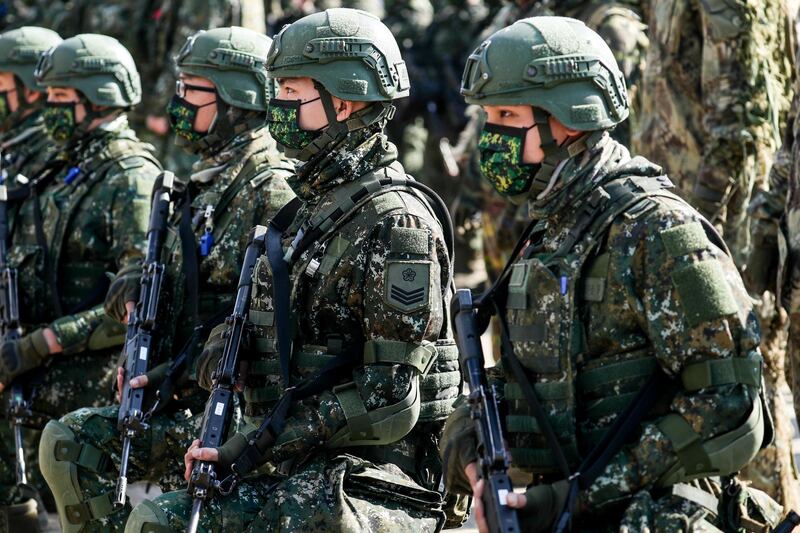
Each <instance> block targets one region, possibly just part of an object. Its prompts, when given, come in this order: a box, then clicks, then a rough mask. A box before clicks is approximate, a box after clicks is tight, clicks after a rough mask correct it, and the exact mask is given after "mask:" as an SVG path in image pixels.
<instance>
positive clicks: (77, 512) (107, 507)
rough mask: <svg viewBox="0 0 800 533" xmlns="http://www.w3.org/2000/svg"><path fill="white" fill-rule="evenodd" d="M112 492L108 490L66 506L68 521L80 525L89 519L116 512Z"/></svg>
mask: <svg viewBox="0 0 800 533" xmlns="http://www.w3.org/2000/svg"><path fill="white" fill-rule="evenodd" d="M111 498H112V492H111V491H109V492H106V493H103V494H101V495H100V496H95V497H94V498H90V499H88V500H84V501H82V502H81V503H77V504H75V505H66V506H64V511H65V512H66V515H67V522H69V523H70V524H74V525H80V524H84V523H86V522H88V521H89V520H96V519H98V518H103V517H105V516H108V515H110V514H111V513H113V512H114V504H113V503H112V502H111Z"/></svg>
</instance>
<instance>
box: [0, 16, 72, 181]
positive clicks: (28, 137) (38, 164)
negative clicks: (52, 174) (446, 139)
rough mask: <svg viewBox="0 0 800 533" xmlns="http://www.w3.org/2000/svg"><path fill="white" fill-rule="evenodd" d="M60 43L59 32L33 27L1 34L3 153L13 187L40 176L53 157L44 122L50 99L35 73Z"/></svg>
mask: <svg viewBox="0 0 800 533" xmlns="http://www.w3.org/2000/svg"><path fill="white" fill-rule="evenodd" d="M60 42H61V37H59V35H58V34H57V33H56V32H54V31H52V30H48V29H46V28H37V27H32V26H26V27H23V28H20V29H17V30H10V31H7V32H5V33H3V34H0V95H1V96H0V152H2V169H3V171H4V172H5V174H6V177H7V178H8V179H9V180H10V181H11V183H15V182H17V176H18V175H20V174H21V175H23V176H25V177H26V178H30V177H33V176H35V175H36V174H38V173H39V171H40V170H42V168H43V167H44V164H45V163H46V162H47V160H48V158H49V157H50V156H51V155H52V152H53V147H52V141H50V140H49V138H48V137H47V133H46V132H45V128H44V122H43V119H42V108H43V106H44V102H45V100H46V98H47V97H46V95H45V90H44V88H43V87H42V86H40V85H38V84H37V83H36V80H35V79H34V76H33V71H34V69H35V67H36V62H37V61H38V60H39V55H40V54H41V53H43V52H46V51H47V50H49V49H50V48H51V47H53V46H56V45H57V44H58V43H60ZM23 181H24V180H23Z"/></svg>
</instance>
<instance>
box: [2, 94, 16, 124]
mask: <svg viewBox="0 0 800 533" xmlns="http://www.w3.org/2000/svg"><path fill="white" fill-rule="evenodd" d="M12 90H13V89H12ZM9 92H11V91H4V92H2V93H0V122H2V121H4V120H5V119H7V118H8V116H9V115H10V114H11V109H10V106H9V105H8V93H9Z"/></svg>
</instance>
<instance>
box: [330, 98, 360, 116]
mask: <svg viewBox="0 0 800 533" xmlns="http://www.w3.org/2000/svg"><path fill="white" fill-rule="evenodd" d="M332 98H333V107H334V109H336V120H338V121H339V122H344V121H345V120H347V119H348V118H350V115H352V114H353V113H355V112H356V111H359V110H361V109H364V108H365V107H366V106H367V103H366V102H352V101H350V100H342V99H341V98H336V97H335V96H333V97H332Z"/></svg>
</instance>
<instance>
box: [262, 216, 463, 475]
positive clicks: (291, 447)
mask: <svg viewBox="0 0 800 533" xmlns="http://www.w3.org/2000/svg"><path fill="white" fill-rule="evenodd" d="M360 250H361V252H360V253H359V254H358V265H357V266H356V268H354V269H353V271H352V275H351V281H352V288H351V289H350V290H349V294H350V296H349V297H348V299H347V301H348V306H349V307H350V309H351V312H353V313H355V314H356V315H358V316H359V317H360V319H361V327H362V329H363V335H364V338H365V340H366V343H365V345H364V353H363V355H360V354H358V355H356V356H357V357H363V364H361V365H358V366H357V367H356V368H355V369H354V370H353V372H352V381H351V382H350V383H349V384H345V385H342V386H339V387H336V388H335V390H327V391H325V392H323V393H322V394H320V395H319V396H316V397H313V398H310V399H308V400H306V401H304V402H302V404H298V405H295V406H294V407H293V408H292V410H291V415H290V417H289V418H288V419H287V424H286V427H285V430H284V432H283V433H282V434H281V435H280V436H279V437H278V438H277V440H276V445H275V446H274V447H273V449H272V450H271V453H270V456H269V457H268V459H269V460H271V461H272V462H281V461H283V460H285V459H287V458H290V457H294V456H297V455H300V454H303V453H305V452H307V451H309V450H310V449H312V448H314V447H318V446H331V447H340V446H344V445H346V444H347V443H352V442H353V440H355V441H358V440H370V439H374V438H379V437H381V438H384V439H387V440H388V441H389V442H391V441H394V440H399V439H400V438H402V437H403V436H405V434H406V433H407V432H408V431H410V430H411V428H412V427H413V426H414V424H415V423H416V421H417V417H418V412H419V401H420V398H419V376H420V375H421V374H422V373H423V372H425V371H427V365H428V364H429V362H430V361H432V358H433V356H434V354H435V351H434V350H433V347H432V343H433V341H435V340H436V339H437V338H438V335H439V333H440V331H441V329H442V326H443V320H444V319H445V305H446V302H444V301H443V297H442V294H443V292H444V288H445V287H447V282H446V279H445V278H446V277H447V275H446V272H447V270H448V269H449V267H448V266H447V262H448V259H447V252H446V247H445V244H444V242H443V241H442V237H441V234H440V230H439V229H438V228H436V229H435V230H434V229H432V228H431V227H430V226H429V225H428V224H427V223H426V222H425V221H424V220H423V219H421V218H420V217H416V216H413V215H401V216H393V217H389V218H387V219H385V220H383V222H382V223H380V224H378V225H377V227H376V228H374V230H373V231H372V232H371V233H370V234H369V236H368V237H367V238H365V239H364V240H363V242H362V243H361V244H360ZM392 417H394V418H392ZM389 419H392V423H391V424H388V425H389V426H391V431H392V432H394V434H392V435H391V437H387V434H386V431H388V430H389V429H388V427H387V426H383V427H382V428H381V429H378V426H379V425H380V424H381V422H384V421H386V420H389ZM398 428H399V429H398ZM348 439H353V440H348Z"/></svg>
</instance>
